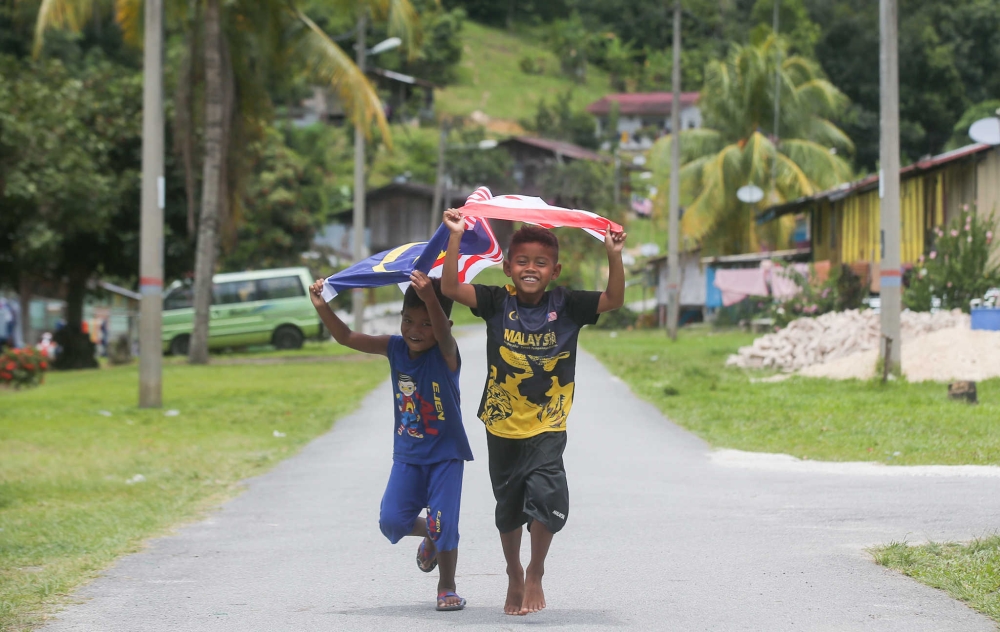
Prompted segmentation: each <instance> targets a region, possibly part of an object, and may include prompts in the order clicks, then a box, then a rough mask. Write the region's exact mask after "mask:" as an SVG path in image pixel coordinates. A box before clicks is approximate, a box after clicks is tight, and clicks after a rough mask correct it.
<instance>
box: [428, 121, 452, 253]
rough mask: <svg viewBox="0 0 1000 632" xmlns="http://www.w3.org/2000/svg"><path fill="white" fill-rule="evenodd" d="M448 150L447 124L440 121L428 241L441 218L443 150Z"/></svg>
mask: <svg viewBox="0 0 1000 632" xmlns="http://www.w3.org/2000/svg"><path fill="white" fill-rule="evenodd" d="M447 148H448V123H447V122H446V121H441V138H440V140H438V162H437V175H436V176H435V178H434V201H433V202H431V218H430V220H431V221H430V228H429V230H430V233H429V234H428V236H427V237H428V239H429V238H430V237H432V236H433V235H434V231H435V230H437V227H438V224H440V223H441V216H442V214H443V213H444V211H443V210H442V209H441V200H442V199H443V198H444V161H445V150H446V149H447Z"/></svg>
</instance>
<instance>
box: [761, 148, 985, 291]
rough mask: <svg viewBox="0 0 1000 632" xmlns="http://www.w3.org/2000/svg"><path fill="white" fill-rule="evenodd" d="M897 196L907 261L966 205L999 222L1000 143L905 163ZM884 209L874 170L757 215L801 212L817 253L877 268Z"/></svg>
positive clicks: (766, 218)
mask: <svg viewBox="0 0 1000 632" xmlns="http://www.w3.org/2000/svg"><path fill="white" fill-rule="evenodd" d="M899 197H900V200H899V202H900V222H901V224H902V226H901V231H900V239H901V243H900V246H901V248H900V261H901V263H902V264H903V265H907V264H909V265H912V264H914V263H916V262H917V261H918V260H919V258H920V256H921V255H923V254H924V253H925V252H926V251H927V249H928V247H929V246H930V245H931V243H932V242H933V237H934V228H936V227H940V226H944V225H946V224H948V223H949V222H950V221H951V220H952V219H954V218H955V217H958V216H960V215H961V213H962V212H964V210H965V209H966V208H968V209H970V210H971V209H972V208H975V209H976V212H978V213H984V214H986V215H989V214H990V213H994V212H995V213H996V218H997V219H998V229H1000V148H998V147H993V146H991V145H984V144H974V145H967V146H965V147H962V148H960V149H956V150H954V151H949V152H947V153H943V154H940V155H938V156H933V157H928V158H925V159H923V160H919V161H917V162H916V163H914V164H912V165H909V166H907V167H904V168H903V169H901V170H900V195H899ZM880 210H881V209H880V193H879V177H878V175H871V176H868V177H867V178H864V179H862V180H859V181H857V182H851V183H847V184H843V185H841V186H839V187H837V188H834V189H830V190H829V191H823V192H821V193H817V194H816V195H813V196H809V197H804V198H800V199H798V200H794V201H791V202H788V203H785V204H781V205H778V206H773V207H771V208H768V209H766V210H765V211H763V212H762V213H760V214H759V215H758V216H757V222H758V223H759V224H763V223H767V222H771V221H774V220H776V219H778V218H779V217H782V216H784V215H789V214H795V215H803V216H804V217H805V218H806V219H807V221H808V226H809V242H810V245H811V249H812V260H813V261H830V262H831V263H832V264H834V265H838V264H841V263H844V264H848V265H854V264H869V265H870V266H871V267H872V269H873V270H874V269H875V268H876V267H877V265H878V263H879V261H881V258H882V253H881V225H880ZM872 276H873V277H874V278H875V279H877V278H878V275H875V274H873V275H872ZM873 290H875V291H877V288H875V287H873Z"/></svg>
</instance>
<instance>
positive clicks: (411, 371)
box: [387, 336, 472, 465]
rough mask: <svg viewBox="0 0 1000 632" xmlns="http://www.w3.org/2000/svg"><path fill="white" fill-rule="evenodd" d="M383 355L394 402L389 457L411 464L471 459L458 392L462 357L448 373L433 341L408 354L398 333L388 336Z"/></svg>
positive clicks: (408, 351) (445, 364) (407, 349)
mask: <svg viewBox="0 0 1000 632" xmlns="http://www.w3.org/2000/svg"><path fill="white" fill-rule="evenodd" d="M387 355H388V356H389V370H390V371H391V374H392V390H393V395H394V400H395V401H394V411H395V420H396V423H395V425H394V426H393V432H394V435H395V436H394V437H393V450H392V458H393V460H394V461H398V462H400V463H409V464H411V465H430V464H433V463H440V462H441V461H449V460H452V459H459V460H462V461H471V460H472V448H470V447H469V438H468V437H467V436H466V434H465V426H464V425H462V403H461V398H460V396H459V390H458V377H459V374H460V372H461V368H462V367H461V359H460V360H459V367H458V368H457V369H456V370H454V371H452V370H451V369H449V368H448V362H447V360H445V358H444V355H443V354H442V353H441V347H439V346H438V345H434V346H433V347H431V348H430V349H428V350H427V351H425V352H423V353H421V354H420V355H419V356H417V357H416V358H411V357H410V349H409V347H407V346H406V341H405V340H403V337H402V336H391V337H390V338H389V348H388V353H387Z"/></svg>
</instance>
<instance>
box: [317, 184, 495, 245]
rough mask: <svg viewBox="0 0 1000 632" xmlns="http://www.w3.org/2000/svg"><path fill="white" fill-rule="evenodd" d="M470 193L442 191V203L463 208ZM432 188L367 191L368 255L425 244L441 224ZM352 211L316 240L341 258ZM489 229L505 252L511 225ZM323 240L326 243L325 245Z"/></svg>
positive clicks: (415, 186)
mask: <svg viewBox="0 0 1000 632" xmlns="http://www.w3.org/2000/svg"><path fill="white" fill-rule="evenodd" d="M470 194H471V191H457V190H447V191H445V196H444V199H445V203H446V204H448V205H449V206H450V207H456V208H457V207H460V206H463V205H464V204H465V201H466V199H467V198H468V197H469V195H470ZM433 202H434V187H433V186H432V185H429V184H421V183H417V182H392V183H390V184H387V185H385V186H383V187H379V188H377V189H372V190H370V191H368V193H367V194H366V196H365V209H366V210H365V228H366V233H367V236H366V242H367V244H368V252H371V253H375V252H381V251H383V250H390V249H392V248H395V247H397V246H401V245H403V244H408V243H412V242H415V241H427V239H428V238H429V237H430V236H431V234H433V232H434V231H435V230H437V227H438V226H439V225H440V224H441V211H435V212H434V213H431V206H432V205H433ZM352 213H353V209H352V208H345V209H343V210H341V211H340V212H339V213H337V215H336V219H337V225H333V226H328V227H327V228H326V230H325V231H324V232H323V235H322V236H321V237H320V238H318V239H317V242H318V243H320V245H325V246H328V247H330V248H331V249H333V251H334V252H336V253H338V254H339V255H340V256H342V257H344V258H346V259H350V258H351V254H350V253H351V243H352V241H351V240H352V237H351V230H352V229H351V221H352ZM490 226H491V227H492V228H493V232H494V234H495V235H496V236H497V239H498V240H499V241H500V245H501V246H503V247H504V248H506V246H507V244H508V243H509V241H510V236H511V234H512V232H513V229H512V227H511V224H510V222H504V221H499V220H491V221H490ZM324 240H325V241H324Z"/></svg>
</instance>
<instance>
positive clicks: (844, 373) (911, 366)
mask: <svg viewBox="0 0 1000 632" xmlns="http://www.w3.org/2000/svg"><path fill="white" fill-rule="evenodd" d="M901 360H902V365H903V366H902V369H903V375H905V376H906V379H907V380H909V381H910V382H926V381H933V382H951V381H954V380H972V381H974V382H978V381H981V380H988V379H991V378H995V377H1000V332H996V331H973V330H972V329H969V328H968V327H952V328H949V329H939V330H938V331H935V332H933V333H930V334H926V335H924V336H918V337H916V338H913V339H911V340H906V341H904V342H903V353H902V357H901ZM877 362H878V350H877V349H871V350H868V351H859V352H858V353H854V354H851V355H849V356H846V357H843V358H838V359H836V360H833V361H831V362H827V363H825V364H817V365H814V366H810V367H806V368H805V369H803V370H802V371H800V372H799V375H804V376H806V377H826V378H831V379H834V380H848V379H852V378H853V379H859V380H867V379H871V378H873V377H875V366H876V363H877ZM779 375H782V374H780V373H779Z"/></svg>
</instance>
